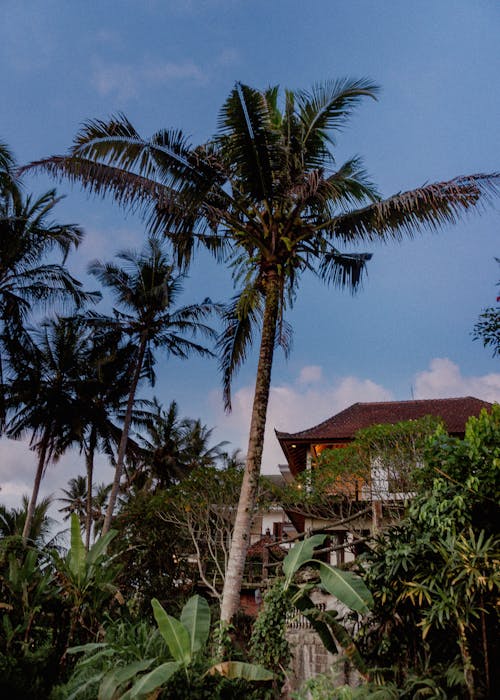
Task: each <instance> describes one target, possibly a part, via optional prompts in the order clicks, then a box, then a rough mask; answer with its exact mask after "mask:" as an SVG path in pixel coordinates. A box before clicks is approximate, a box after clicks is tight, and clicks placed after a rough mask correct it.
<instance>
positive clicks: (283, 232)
mask: <svg viewBox="0 0 500 700" xmlns="http://www.w3.org/2000/svg"><path fill="white" fill-rule="evenodd" d="M376 94H377V86H376V85H374V84H373V83H372V82H371V81H369V80H367V79H361V80H351V79H342V80H336V81H330V82H327V83H324V84H319V85H316V86H314V87H313V89H312V90H311V91H304V90H299V91H295V92H292V91H287V92H286V93H285V96H284V100H283V107H282V108H281V107H280V103H279V90H278V88H277V87H273V88H270V89H268V90H266V91H264V92H262V91H259V90H256V89H253V88H251V87H249V86H246V85H242V84H240V83H237V84H236V85H235V87H234V88H233V90H232V91H231V93H230V94H229V97H228V99H227V100H226V102H225V104H224V105H223V107H222V111H221V114H220V120H219V130H218V133H217V134H216V136H215V137H214V138H213V139H211V140H210V141H209V142H208V143H205V144H203V145H200V146H192V145H191V144H190V143H189V142H188V141H187V139H186V137H185V136H184V134H183V133H182V132H181V131H178V130H161V131H158V132H157V133H156V134H154V136H153V137H152V138H151V139H143V138H142V137H141V136H140V135H139V133H138V132H137V131H136V129H135V128H134V127H133V126H132V124H131V123H130V122H129V121H128V120H127V119H126V118H125V117H124V116H122V115H120V116H118V117H115V118H112V119H111V120H110V121H109V122H104V121H101V120H94V121H90V122H87V123H86V124H85V125H84V127H83V128H82V129H81V131H80V132H79V133H78V134H77V136H76V139H75V141H74V144H73V147H72V148H71V149H70V152H69V154H68V155H66V156H54V157H52V158H49V159H46V160H43V161H39V162H38V163H32V164H31V165H30V166H28V167H31V168H42V169H44V170H45V171H47V172H49V173H52V174H53V175H55V176H56V177H65V178H69V179H70V180H72V181H79V182H81V183H82V184H83V186H84V187H85V188H87V189H89V190H90V191H93V192H96V193H98V194H101V195H106V194H111V195H112V196H113V197H114V199H115V200H116V201H117V202H118V203H119V204H121V205H123V206H125V207H127V206H128V207H132V208H136V209H137V208H138V209H139V211H140V212H141V213H142V214H143V215H144V217H145V218H146V219H147V221H148V224H149V226H150V228H151V230H153V231H158V232H161V233H162V234H163V235H165V236H167V237H168V238H169V239H170V240H171V241H172V244H173V246H174V249H175V251H176V253H177V256H178V258H179V261H180V262H182V263H183V264H185V265H187V264H188V262H189V260H190V257H191V254H192V251H193V247H194V246H195V245H196V243H198V244H202V245H206V246H208V247H209V248H210V249H211V250H212V251H213V252H214V253H215V254H217V255H218V256H219V258H221V259H223V260H224V261H225V262H226V263H227V264H229V265H231V266H232V268H233V271H234V276H235V279H236V280H237V282H238V284H239V285H240V287H241V291H240V293H239V294H238V296H237V297H236V298H235V299H234V300H233V303H232V305H231V306H230V308H229V309H228V311H227V317H226V320H227V327H226V330H225V332H224V334H223V336H222V338H221V342H220V349H221V351H222V360H221V368H222V372H223V384H224V396H225V403H226V407H227V408H230V405H231V396H230V386H231V379H232V377H233V375H234V372H235V371H236V370H237V369H238V367H239V366H240V365H241V364H242V362H243V361H244V360H245V358H246V356H247V353H248V350H249V347H250V343H251V341H252V338H253V336H254V334H255V332H256V330H257V328H258V327H260V329H261V330H260V349H259V361H258V369H257V376H256V384H255V394H254V401H253V407H252V418H251V426H250V436H249V444H248V451H247V461H246V468H245V476H244V479H243V485H242V491H241V499H240V504H239V506H238V514H237V518H236V524H235V532H234V538H233V546H232V549H231V556H230V561H229V567H228V572H227V577H226V584H225V588H224V595H223V603H222V611H221V616H222V620H226V621H227V620H230V619H231V617H232V615H233V614H234V612H235V611H236V610H237V608H238V605H239V592H240V587H241V580H242V576H243V568H244V562H245V556H246V549H247V547H248V543H249V529H250V522H251V513H252V508H253V504H254V502H255V497H256V492H257V483H258V476H259V472H260V465H261V459H262V448H263V439H264V429H265V423H266V413H267V404H268V398H269V388H270V382H271V369H272V363H273V354H274V348H275V345H276V342H281V343H282V344H283V345H284V346H285V347H286V346H287V331H288V329H287V327H286V325H284V324H283V323H282V322H281V319H282V315H283V313H284V311H285V310H286V307H287V305H290V304H291V303H292V302H293V299H294V295H295V294H296V292H297V289H298V283H299V280H300V277H301V273H303V272H305V271H310V272H312V273H314V274H317V275H319V277H320V278H321V279H323V280H325V281H326V282H329V283H332V284H333V285H335V286H338V287H346V288H350V289H351V290H353V291H354V290H356V289H357V288H358V286H359V284H360V282H361V280H362V276H363V273H364V271H365V268H366V263H367V261H368V260H369V259H370V257H371V256H370V255H369V254H366V253H359V252H354V253H345V252H342V251H341V250H339V246H344V245H353V246H356V245H364V244H366V243H370V242H372V241H381V242H391V241H399V240H401V239H403V238H405V237H411V236H413V235H415V234H416V233H418V232H421V231H424V230H426V229H430V230H435V229H437V228H439V227H440V226H442V225H443V224H447V223H455V222H456V221H458V220H459V219H460V217H461V216H462V215H463V214H464V213H465V212H468V211H469V210H470V209H472V208H474V207H476V206H477V205H478V204H480V203H483V202H487V201H488V198H489V196H491V195H493V194H497V193H498V178H499V176H498V174H492V175H488V174H478V175H470V176H465V177H458V178H455V179H453V180H449V181H447V182H439V183H434V184H430V185H425V186H423V187H419V188H417V189H414V190H411V191H408V192H403V193H398V194H395V195H394V196H392V197H389V198H387V199H384V200H382V199H381V198H380V196H379V194H378V193H377V191H376V189H375V187H374V186H373V185H372V184H371V183H370V181H369V179H368V178H367V176H366V173H365V171H364V169H363V164H362V162H361V160H360V159H359V158H352V159H350V160H348V161H347V162H345V163H344V164H342V165H340V166H339V165H337V164H336V163H335V159H334V155H333V149H334V147H335V145H336V142H335V136H336V133H337V132H339V131H341V130H342V129H343V127H344V126H345V125H346V124H347V121H348V119H349V117H350V116H351V114H352V112H353V109H354V108H355V107H356V106H357V105H358V103H359V102H360V100H362V99H363V98H365V97H369V98H374V97H375V96H376Z"/></svg>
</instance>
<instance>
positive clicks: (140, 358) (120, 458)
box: [101, 333, 147, 535]
mask: <svg viewBox="0 0 500 700" xmlns="http://www.w3.org/2000/svg"><path fill="white" fill-rule="evenodd" d="M146 344H147V335H146V333H143V334H142V336H141V339H140V342H139V350H138V352H137V359H136V364H135V368H134V373H133V375H132V381H131V383H130V392H129V395H128V400H127V411H126V413H125V420H124V421H123V430H122V434H121V438H120V444H119V446H118V455H117V457H116V467H115V476H114V479H113V486H112V488H111V493H110V494H109V501H108V508H107V510H106V517H105V518H104V524H103V526H102V532H101V535H105V534H106V533H107V532H109V528H110V527H111V518H112V517H113V510H114V508H115V503H116V499H117V498H118V491H119V489H120V479H121V476H122V472H123V464H124V462H125V452H126V449H127V442H128V436H129V432H130V425H131V423H132V410H133V408H134V400H135V393H136V391H137V385H138V384H139V377H140V376H141V371H142V363H143V362H144V354H145V352H146Z"/></svg>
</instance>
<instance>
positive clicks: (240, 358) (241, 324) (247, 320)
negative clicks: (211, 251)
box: [216, 287, 262, 412]
mask: <svg viewBox="0 0 500 700" xmlns="http://www.w3.org/2000/svg"><path fill="white" fill-rule="evenodd" d="M261 316H262V296H261V294H260V292H259V291H258V290H257V289H256V288H255V287H247V288H245V289H244V290H243V291H242V292H241V294H239V295H237V296H235V297H233V299H232V301H231V303H230V304H228V306H227V308H226V310H225V312H224V314H223V323H224V329H223V331H222V333H221V334H220V336H219V339H218V341H217V344H216V349H217V351H218V355H219V358H220V359H219V369H220V371H221V373H222V387H223V398H224V408H225V410H226V411H228V412H229V411H231V384H232V380H233V377H234V375H235V374H236V372H237V371H238V369H239V368H240V367H241V365H242V364H243V363H244V362H245V360H246V358H247V355H248V352H249V351H250V348H251V346H252V342H253V338H254V333H255V331H256V327H257V324H258V322H259V320H260V318H261Z"/></svg>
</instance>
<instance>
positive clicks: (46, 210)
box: [0, 144, 99, 417]
mask: <svg viewBox="0 0 500 700" xmlns="http://www.w3.org/2000/svg"><path fill="white" fill-rule="evenodd" d="M14 170H15V163H14V159H13V157H12V155H11V154H10V152H9V151H8V149H7V148H6V147H5V146H4V145H3V144H0V348H1V349H0V382H1V381H3V380H2V375H3V369H4V368H3V364H4V362H5V359H4V357H3V351H5V347H4V334H5V329H6V328H7V327H8V328H9V329H10V336H11V340H12V339H13V338H14V337H16V336H17V337H18V340H19V341H20V342H23V341H21V337H22V335H23V333H24V327H25V323H26V319H27V316H28V314H29V312H30V311H31V310H32V307H33V305H38V306H40V305H42V306H47V307H48V308H52V307H53V304H54V303H60V304H66V303H67V302H70V303H71V304H72V305H75V306H77V307H80V306H82V305H83V304H85V303H86V302H88V301H93V302H95V301H97V300H98V299H99V294H96V293H88V292H84V291H83V290H82V289H81V283H80V282H78V280H76V279H75V278H74V277H72V276H71V275H70V274H69V272H68V270H67V269H66V268H65V267H64V265H61V264H57V263H46V262H44V259H46V258H47V256H48V255H49V254H51V253H53V252H54V251H59V252H60V253H61V255H62V256H63V262H64V261H65V259H66V257H67V255H68V253H69V252H70V250H71V249H72V248H76V247H77V246H78V245H79V243H80V241H81V239H82V236H83V233H82V231H81V229H80V228H79V227H78V226H75V225H74V224H58V223H56V222H54V221H51V219H50V217H51V216H52V214H53V210H54V208H55V206H56V204H57V203H58V202H59V200H60V198H59V197H57V196H56V192H55V190H50V191H49V192H46V193H45V194H43V195H42V196H40V197H38V198H34V197H33V196H32V195H27V196H25V195H24V194H23V191H22V187H21V183H20V181H19V180H18V179H17V178H16V177H15V175H14ZM0 417H1V416H0Z"/></svg>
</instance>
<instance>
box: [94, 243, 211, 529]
mask: <svg viewBox="0 0 500 700" xmlns="http://www.w3.org/2000/svg"><path fill="white" fill-rule="evenodd" d="M117 257H118V259H119V260H120V262H121V263H122V266H119V265H116V264H114V263H103V262H99V261H94V262H93V263H91V265H90V267H89V271H90V273H91V274H92V275H94V276H95V277H97V279H98V280H99V281H100V282H101V284H103V285H104V286H105V287H107V288H108V289H109V290H110V291H111V293H112V294H113V296H114V297H115V299H116V300H117V302H118V304H119V306H120V307H121V308H115V309H114V310H113V313H114V317H113V318H104V317H102V318H101V324H102V325H104V326H108V327H110V328H116V329H119V330H120V331H121V332H122V333H123V334H124V335H126V336H127V337H128V338H129V339H130V340H131V341H132V342H133V343H134V345H135V354H134V359H133V363H132V366H131V371H130V376H129V386H128V398H127V407H126V411H125V416H124V422H123V428H122V434H121V438H120V444H119V446H118V455H117V458H116V468H115V476H114V480H113V487H112V489H111V493H110V495H109V502H108V510H107V513H106V518H105V520H104V525H103V534H106V533H107V532H108V530H109V528H110V525H111V518H112V515H113V509H114V506H115V503H116V499H117V496H118V491H119V487H120V479H121V476H122V472H123V467H124V460H125V452H126V449H127V443H128V439H129V433H130V426H131V422H132V411H133V408H134V401H135V396H136V392H137V387H138V384H139V380H140V379H141V377H142V376H144V375H146V377H147V378H148V379H149V380H150V381H151V382H153V381H154V364H155V357H154V349H156V348H159V349H162V350H163V351H165V352H166V353H167V355H172V356H174V357H178V358H181V359H187V358H188V357H189V355H190V354H192V353H197V354H198V355H201V356H202V357H203V356H204V357H208V356H213V353H212V352H210V351H209V350H208V349H207V348H206V347H204V346H203V345H200V344H199V343H197V342H195V341H194V340H193V338H194V337H196V336H197V335H200V334H201V335H202V336H205V337H207V338H214V337H215V332H214V331H213V329H212V328H210V326H208V325H206V324H205V323H204V322H203V321H204V319H206V318H207V317H208V316H209V315H210V314H211V313H212V312H213V311H214V310H215V309H216V305H214V304H213V303H212V302H211V301H210V299H205V300H204V301H203V302H202V303H201V304H191V305H189V306H182V307H179V308H176V307H175V303H176V301H177V297H178V296H179V294H180V292H181V291H182V280H183V276H182V275H179V274H175V273H174V268H173V266H172V265H171V264H170V262H169V260H168V258H167V256H166V253H165V251H164V249H162V246H161V244H160V242H159V241H158V239H156V238H154V237H150V238H149V239H148V242H147V244H146V246H145V248H144V250H143V251H142V252H140V253H137V252H135V251H124V252H121V253H119V254H118V256H117ZM95 322H96V323H99V318H98V317H97V316H96V317H95Z"/></svg>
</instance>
